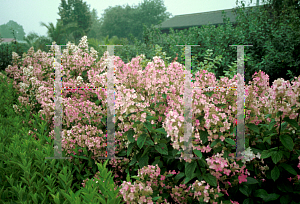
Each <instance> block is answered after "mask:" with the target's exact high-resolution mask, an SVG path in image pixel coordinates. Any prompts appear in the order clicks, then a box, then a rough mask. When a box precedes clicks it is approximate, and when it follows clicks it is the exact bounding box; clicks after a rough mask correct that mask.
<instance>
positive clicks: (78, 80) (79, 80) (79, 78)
mask: <svg viewBox="0 0 300 204" xmlns="http://www.w3.org/2000/svg"><path fill="white" fill-rule="evenodd" d="M76 81H77V86H80V84H81V83H82V82H83V78H82V77H81V76H78V77H77V78H76Z"/></svg>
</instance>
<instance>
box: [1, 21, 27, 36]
mask: <svg viewBox="0 0 300 204" xmlns="http://www.w3.org/2000/svg"><path fill="white" fill-rule="evenodd" d="M12 30H14V32H15V36H16V39H17V40H23V37H24V36H25V32H24V28H23V26H21V25H20V24H18V23H17V22H15V21H13V20H10V21H9V22H8V23H6V24H2V25H0V33H1V35H2V38H14V36H13V34H12Z"/></svg>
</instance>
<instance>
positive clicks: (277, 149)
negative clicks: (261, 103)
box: [277, 97, 282, 150]
mask: <svg viewBox="0 0 300 204" xmlns="http://www.w3.org/2000/svg"><path fill="white" fill-rule="evenodd" d="M280 98H281V104H282V97H280ZM281 121H282V119H281V116H280V123H279V134H278V139H277V142H278V149H277V150H279V136H280V130H281Z"/></svg>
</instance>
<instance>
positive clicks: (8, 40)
mask: <svg viewBox="0 0 300 204" xmlns="http://www.w3.org/2000/svg"><path fill="white" fill-rule="evenodd" d="M1 39H2V40H3V41H2V42H12V41H14V40H15V39H14V38H1Z"/></svg>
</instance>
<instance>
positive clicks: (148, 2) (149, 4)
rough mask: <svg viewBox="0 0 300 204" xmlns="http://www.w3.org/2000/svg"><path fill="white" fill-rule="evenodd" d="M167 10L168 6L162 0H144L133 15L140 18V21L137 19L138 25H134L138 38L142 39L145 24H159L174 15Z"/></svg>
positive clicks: (149, 25)
mask: <svg viewBox="0 0 300 204" xmlns="http://www.w3.org/2000/svg"><path fill="white" fill-rule="evenodd" d="M166 10H167V8H166V7H165V6H164V2H163V1H162V0H144V2H143V3H142V4H139V5H138V7H137V8H136V10H135V11H136V12H135V15H134V16H133V17H134V18H135V19H139V21H136V26H134V27H133V29H134V32H133V33H137V39H138V40H142V37H143V25H145V26H146V27H148V28H150V27H151V26H152V25H158V24H160V23H162V22H164V21H165V20H167V19H169V18H170V17H171V16H172V14H171V13H169V12H166Z"/></svg>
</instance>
